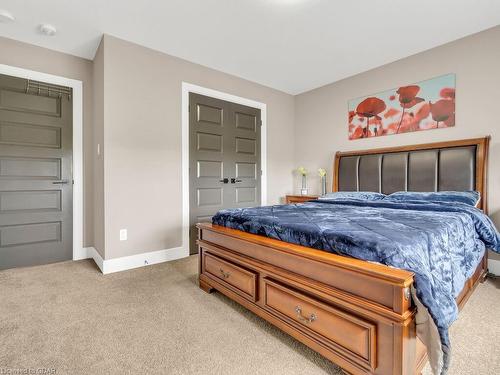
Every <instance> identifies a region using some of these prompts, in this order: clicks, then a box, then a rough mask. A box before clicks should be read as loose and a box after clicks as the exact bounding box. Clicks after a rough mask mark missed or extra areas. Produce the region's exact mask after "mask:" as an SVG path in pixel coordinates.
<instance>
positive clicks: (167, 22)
mask: <svg viewBox="0 0 500 375" xmlns="http://www.w3.org/2000/svg"><path fill="white" fill-rule="evenodd" d="M0 9H5V10H8V11H10V12H11V13H13V15H14V16H15V17H16V21H15V22H13V23H0V35H1V36H5V37H8V38H13V39H17V40H21V41H24V42H28V43H32V44H36V45H39V46H43V47H47V48H51V49H54V50H58V51H63V52H66V53H70V54H73V55H76V56H81V57H85V58H88V59H92V58H93V57H94V54H95V50H96V48H97V45H98V43H99V40H100V37H101V35H102V34H103V33H108V34H111V35H114V36H116V37H119V38H123V39H126V40H129V41H132V42H135V43H138V44H141V45H144V46H147V47H150V48H153V49H156V50H159V51H163V52H165V53H168V54H171V55H174V56H178V57H181V58H184V59H186V60H189V61H193V62H196V63H199V64H202V65H205V66H208V67H211V68H215V69H218V70H221V71H224V72H226V73H230V74H234V75H236V76H239V77H242V78H246V79H248V80H251V81H254V82H258V83H261V84H264V85H266V86H270V87H273V88H276V89H279V90H282V91H285V92H288V93H291V94H297V93H300V92H303V91H307V90H310V89H313V88H316V87H319V86H322V85H325V84H327V83H330V82H334V81H337V80H339V79H342V78H345V77H348V76H351V75H353V74H356V73H360V72H362V71H366V70H368V69H371V68H374V67H377V66H380V65H383V64H386V63H388V62H391V61H394V60H397V59H400V58H403V57H405V56H409V55H411V54H414V53H417V52H420V51H424V50H426V49H429V48H432V47H435V46H438V45H441V44H443V43H446V42H449V41H452V40H455V39H458V38H461V37H463V36H466V35H469V34H472V33H475V32H478V31H481V30H484V29H487V28H490V27H493V26H496V25H498V24H500V1H499V0H420V1H408V0H342V1H340V0H43V1H41V0H0ZM41 23H52V24H53V25H54V26H56V27H57V29H58V33H57V35H56V36H54V37H47V36H42V35H40V34H39V33H37V27H38V25H40V24H41ZM0 53H1V51H0Z"/></svg>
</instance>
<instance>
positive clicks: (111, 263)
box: [74, 247, 189, 274]
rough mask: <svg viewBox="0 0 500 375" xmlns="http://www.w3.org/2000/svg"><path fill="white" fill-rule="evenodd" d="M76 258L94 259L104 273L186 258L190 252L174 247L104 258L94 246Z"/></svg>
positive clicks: (84, 250) (85, 249)
mask: <svg viewBox="0 0 500 375" xmlns="http://www.w3.org/2000/svg"><path fill="white" fill-rule="evenodd" d="M78 255H79V256H81V257H79V258H77V257H76V256H75V257H74V260H78V259H93V260H94V262H95V263H96V264H97V266H98V267H99V269H100V270H101V272H102V273H103V274H108V273H113V272H119V271H126V270H131V269H134V268H139V267H145V266H150V265H152V264H158V263H163V262H168V261H171V260H175V259H180V258H185V257H187V256H189V253H188V252H187V251H186V250H185V249H184V248H183V247H175V248H172V249H164V250H157V251H150V252H148V253H142V254H136V255H130V256H126V257H121V258H113V259H102V257H101V255H100V254H99V253H98V252H97V250H96V249H95V248H93V247H86V248H84V249H82V252H81V253H79V254H78Z"/></svg>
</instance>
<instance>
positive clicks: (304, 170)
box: [297, 167, 307, 195]
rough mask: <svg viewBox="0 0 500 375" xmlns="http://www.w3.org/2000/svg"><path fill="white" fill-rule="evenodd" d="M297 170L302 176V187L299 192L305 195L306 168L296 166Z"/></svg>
mask: <svg viewBox="0 0 500 375" xmlns="http://www.w3.org/2000/svg"><path fill="white" fill-rule="evenodd" d="M297 172H298V173H299V175H301V176H302V188H301V189H300V194H301V195H307V169H305V168H304V167H299V168H297Z"/></svg>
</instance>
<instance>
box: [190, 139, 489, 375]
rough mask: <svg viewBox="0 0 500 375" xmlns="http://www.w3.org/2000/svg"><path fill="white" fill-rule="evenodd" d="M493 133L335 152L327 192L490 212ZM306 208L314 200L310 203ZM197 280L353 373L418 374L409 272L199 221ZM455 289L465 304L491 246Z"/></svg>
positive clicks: (419, 352)
mask: <svg viewBox="0 0 500 375" xmlns="http://www.w3.org/2000/svg"><path fill="white" fill-rule="evenodd" d="M488 144H489V138H488V137H486V138H478V139H467V140H457V141H448V142H439V143H432V144H422V145H414V146H404V147H394V148H385V149H375V150H363V151H354V152H352V151H351V152H338V153H337V154H336V155H335V161H334V181H333V191H374V192H383V193H386V194H388V193H392V192H395V191H405V190H411V191H441V190H454V191H467V190H476V191H478V192H479V193H480V195H481V200H480V201H479V203H478V207H479V208H480V209H481V210H483V211H484V212H485V213H487V159H488ZM311 205H312V204H311ZM197 227H198V242H197V243H198V247H199V260H200V262H199V284H200V287H201V288H202V289H203V290H205V291H207V292H212V291H214V290H217V291H219V292H221V293H223V294H225V295H226V296H228V297H229V298H231V299H233V300H235V301H237V302H238V303H240V304H241V305H243V306H245V307H246V308H248V309H249V310H251V311H253V312H254V313H256V314H257V315H259V316H261V317H262V318H264V319H266V320H267V321H269V322H270V323H271V324H273V325H275V326H277V327H278V328H280V329H281V330H283V331H285V332H287V333H288V334H290V335H292V336H293V337H295V338H296V339H298V340H299V341H301V342H303V343H304V344H306V345H307V346H309V347H311V348H312V349H313V350H315V351H317V352H319V353H320V354H322V355H323V356H325V357H327V358H328V359H330V360H331V361H332V362H334V363H336V364H337V365H339V366H340V367H341V368H342V369H343V371H345V372H346V373H350V374H384V375H386V374H418V373H420V372H421V370H422V368H423V367H424V365H425V363H426V361H427V350H426V347H425V345H423V344H422V342H421V341H420V340H419V339H418V338H417V335H416V331H417V329H416V319H417V314H416V310H417V309H416V307H415V302H414V300H413V299H412V298H411V291H412V286H413V284H414V283H415V274H414V273H413V272H410V271H406V270H403V269H397V268H392V267H388V266H386V265H383V264H378V263H374V262H369V261H366V260H361V259H355V258H351V257H346V256H342V255H337V254H334V253H330V252H325V251H322V250H318V249H315V248H312V247H307V246H301V245H297V244H293V243H289V242H285V241H281V240H278V239H273V238H269V237H266V236H262V235H259V234H252V233H248V232H246V231H243V230H237V229H231V228H228V227H224V226H220V225H214V224H208V223H203V224H198V225H197ZM477 263H478V265H477V267H475V269H474V270H472V272H471V274H472V276H471V277H470V278H469V279H468V280H467V281H466V282H465V284H464V287H463V289H462V290H461V292H460V293H457V297H456V301H457V304H458V306H459V307H461V306H463V305H464V304H465V303H466V301H467V299H468V298H469V296H470V294H471V293H472V292H473V290H474V288H475V287H476V285H477V284H478V283H479V282H480V281H481V280H483V278H484V277H485V275H486V271H487V252H484V256H482V258H481V259H480V261H478V262H477Z"/></svg>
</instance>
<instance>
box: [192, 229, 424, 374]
mask: <svg viewBox="0 0 500 375" xmlns="http://www.w3.org/2000/svg"><path fill="white" fill-rule="evenodd" d="M198 230H199V240H198V247H199V260H200V263H199V275H200V276H199V282H200V287H201V288H202V289H203V290H205V291H207V292H211V291H213V290H217V291H219V292H221V293H223V294H225V295H226V296H228V297H229V298H231V299H233V300H235V301H236V302H238V303H240V304H242V305H243V306H245V307H246V308H248V309H249V310H251V311H252V312H254V313H255V314H257V315H259V316H260V317H262V318H264V319H266V320H267V321H268V322H270V323H271V324H273V325H275V326H276V327H278V328H279V329H281V330H283V331H285V332H287V333H288V334H290V335H291V336H293V337H295V338H296V339H297V340H299V341H301V342H302V343H304V344H305V345H307V346H309V347H311V348H312V349H313V350H315V351H317V352H318V353H320V354H322V355H323V356H325V357H326V358H328V359H330V360H331V361H332V362H334V363H336V364H337V365H339V366H340V367H341V368H342V369H343V370H344V371H346V372H347V373H350V374H384V375H387V374H414V373H416V372H417V373H418V372H420V370H421V368H422V367H423V365H424V364H425V347H424V346H423V345H422V344H421V343H418V342H417V341H418V340H417V339H416V336H415V323H414V314H415V309H414V307H413V306H412V304H411V299H410V290H409V288H410V285H411V284H412V282H413V274H412V273H411V272H407V271H402V270H398V269H392V268H389V267H385V266H382V265H378V264H372V263H369V262H365V261H360V260H356V259H350V258H346V257H341V256H338V255H334V254H329V253H326V252H322V251H318V250H314V249H310V248H306V247H302V246H297V245H293V244H289V243H284V242H281V241H276V240H272V239H269V238H265V237H261V236H255V235H252V234H248V233H244V232H241V231H237V230H233V229H228V228H224V227H219V226H215V225H211V224H199V225H198Z"/></svg>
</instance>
